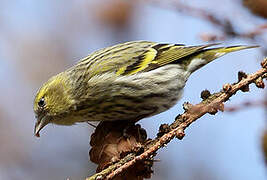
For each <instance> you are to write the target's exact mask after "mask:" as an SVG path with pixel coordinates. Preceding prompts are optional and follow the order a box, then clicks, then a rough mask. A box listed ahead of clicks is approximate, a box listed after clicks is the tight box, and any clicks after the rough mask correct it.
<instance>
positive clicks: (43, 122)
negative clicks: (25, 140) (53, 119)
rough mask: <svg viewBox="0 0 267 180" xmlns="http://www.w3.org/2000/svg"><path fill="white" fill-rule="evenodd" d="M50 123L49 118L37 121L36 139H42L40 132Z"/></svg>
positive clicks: (41, 118) (45, 117) (44, 117)
mask: <svg viewBox="0 0 267 180" xmlns="http://www.w3.org/2000/svg"><path fill="white" fill-rule="evenodd" d="M49 122H50V118H49V117H47V116H43V117H40V118H38V119H37V122H36V123H35V127H34V135H35V136H36V137H40V134H39V132H40V131H41V129H43V128H44V127H45V126H46V125H47V124H48V123H49Z"/></svg>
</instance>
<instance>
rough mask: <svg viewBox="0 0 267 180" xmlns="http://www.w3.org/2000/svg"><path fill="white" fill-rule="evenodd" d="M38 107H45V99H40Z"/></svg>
mask: <svg viewBox="0 0 267 180" xmlns="http://www.w3.org/2000/svg"><path fill="white" fill-rule="evenodd" d="M38 106H39V107H44V106H45V99H44V97H42V98H41V99H40V101H39V102H38Z"/></svg>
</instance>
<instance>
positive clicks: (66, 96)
mask: <svg viewBox="0 0 267 180" xmlns="http://www.w3.org/2000/svg"><path fill="white" fill-rule="evenodd" d="M214 45H216V44H208V45H201V46H185V45H181V44H161V43H155V42H149V41H133V42H127V43H123V44H118V45H115V46H112V47H108V48H105V49H101V50H99V51H96V52H94V53H92V54H90V55H89V56H87V57H86V58H84V59H82V60H81V61H79V62H78V63H77V64H76V65H74V66H73V67H71V68H70V69H68V70H66V71H64V72H62V73H60V74H58V75H56V76H54V77H52V78H51V79H50V80H48V82H47V83H45V84H44V85H43V86H42V87H41V88H40V90H39V91H38V93H37V95H36V97H35V101H34V111H35V113H36V116H37V123H36V125H35V134H36V135H39V131H40V130H41V129H42V128H43V127H44V126H45V125H46V124H48V123H55V124H61V125H72V124H74V123H76V122H84V121H113V120H129V121H138V120H140V119H142V118H144V117H148V116H152V115H155V114H158V113H160V112H163V111H165V110H167V109H169V108H170V107H172V106H173V105H175V103H176V102H177V101H178V100H179V98H180V96H181V94H182V90H183V88H184V86H185V83H186V81H187V79H188V77H189V76H190V74H191V73H193V72H194V71H196V70H197V69H199V68H201V67H202V66H204V65H205V64H207V63H209V62H211V61H212V60H214V59H216V58H218V57H220V56H222V55H224V54H226V53H229V52H233V51H238V50H241V49H247V48H252V47H255V46H232V47H221V48H211V49H209V48H208V47H210V46H214Z"/></svg>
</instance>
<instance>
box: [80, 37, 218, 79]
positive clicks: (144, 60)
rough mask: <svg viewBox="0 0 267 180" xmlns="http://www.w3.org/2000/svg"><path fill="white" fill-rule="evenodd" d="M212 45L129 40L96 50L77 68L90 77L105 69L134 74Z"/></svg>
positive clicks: (177, 59) (120, 73)
mask: <svg viewBox="0 0 267 180" xmlns="http://www.w3.org/2000/svg"><path fill="white" fill-rule="evenodd" d="M213 45H215V44H208V45H200V46H185V45H182V44H161V43H155V42H148V41H132V42H128V43H123V44H118V45H115V46H112V47H108V48H105V49H102V50H99V51H96V52H94V53H92V54H91V55H89V56H88V57H86V58H84V59H82V60H81V61H80V62H79V63H78V64H77V65H76V66H75V69H76V70H79V69H80V70H81V69H82V70H84V68H86V69H87V70H85V71H87V72H88V73H89V74H90V76H94V75H98V74H102V73H105V72H114V73H116V74H117V75H133V74H136V73H139V72H145V71H150V70H153V69H156V68H158V67H161V66H164V65H166V64H170V63H179V60H180V59H182V58H184V57H186V56H189V55H192V54H194V53H197V52H199V51H201V50H202V49H204V48H206V47H209V46H213Z"/></svg>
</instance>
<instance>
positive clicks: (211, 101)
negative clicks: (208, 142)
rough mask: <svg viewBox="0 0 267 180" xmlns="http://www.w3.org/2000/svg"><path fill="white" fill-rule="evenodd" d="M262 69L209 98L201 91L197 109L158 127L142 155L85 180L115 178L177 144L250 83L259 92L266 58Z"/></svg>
mask: <svg viewBox="0 0 267 180" xmlns="http://www.w3.org/2000/svg"><path fill="white" fill-rule="evenodd" d="M261 66H262V68H261V69H259V70H258V71H256V72H255V73H253V74H250V75H246V74H245V73H243V72H239V76H238V79H239V80H238V82H237V83H234V84H225V85H224V86H223V89H222V90H221V91H220V92H218V93H214V94H211V95H210V94H209V92H208V91H203V92H202V98H203V101H202V102H200V103H199V104H196V105H191V104H189V103H185V104H184V109H185V112H184V113H183V114H182V115H178V116H177V117H176V118H175V121H174V122H173V123H172V124H171V125H166V124H164V125H161V127H160V132H159V133H158V137H157V138H155V139H154V140H151V141H150V142H149V143H147V144H146V145H145V146H144V147H143V148H144V151H143V152H142V153H141V154H139V155H138V154H137V153H136V154H135V153H130V154H128V155H126V156H125V157H124V158H122V159H121V160H120V161H119V162H117V163H115V164H113V165H110V166H109V167H108V168H106V169H104V170H103V171H101V172H100V173H97V174H95V175H93V176H91V177H89V178H87V179H86V180H99V179H107V180H108V179H112V178H114V177H115V176H116V175H118V174H120V173H121V172H123V171H125V170H126V169H128V168H129V167H131V166H133V165H134V164H135V163H136V162H138V161H143V160H146V159H149V158H150V157H151V156H155V154H156V152H157V150H159V149H160V148H161V147H164V146H166V145H167V144H168V143H169V142H170V141H171V140H172V139H173V138H175V137H177V138H178V139H180V140H181V139H183V137H184V136H185V133H184V130H185V129H186V128H187V127H188V126H189V125H190V124H192V123H193V122H195V121H196V120H197V119H199V118H200V117H202V116H203V115H205V114H207V113H209V114H212V115H214V114H216V113H217V112H218V110H220V111H223V110H224V104H223V103H224V102H226V101H228V100H229V98H230V97H231V96H233V95H235V94H236V92H237V91H239V90H241V91H243V92H247V91H248V90H249V87H248V86H249V85H250V84H252V83H255V85H256V86H257V87H258V88H264V83H263V79H266V77H267V58H265V59H264V60H263V61H262V63H261Z"/></svg>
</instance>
